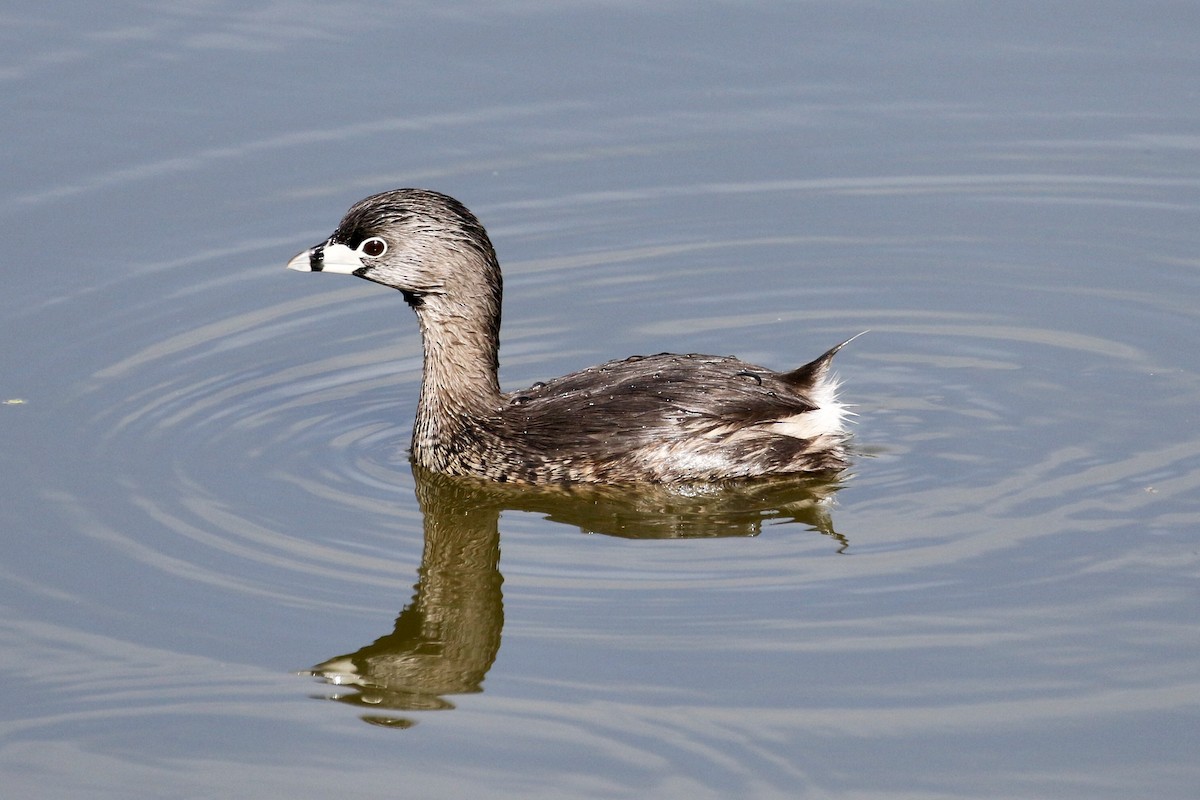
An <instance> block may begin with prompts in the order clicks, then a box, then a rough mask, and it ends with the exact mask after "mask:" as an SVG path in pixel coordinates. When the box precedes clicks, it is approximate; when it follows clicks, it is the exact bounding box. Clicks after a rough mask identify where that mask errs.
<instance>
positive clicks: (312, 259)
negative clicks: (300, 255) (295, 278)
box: [308, 244, 325, 272]
mask: <svg viewBox="0 0 1200 800" xmlns="http://www.w3.org/2000/svg"><path fill="white" fill-rule="evenodd" d="M308 268H309V269H311V270H312V271H313V272H320V271H321V270H323V269H325V245H323V244H319V245H317V246H316V247H314V248H313V249H312V250H309V251H308Z"/></svg>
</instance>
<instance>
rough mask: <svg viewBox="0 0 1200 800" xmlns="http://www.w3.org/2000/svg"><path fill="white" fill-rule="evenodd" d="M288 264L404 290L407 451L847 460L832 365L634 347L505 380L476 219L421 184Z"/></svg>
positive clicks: (568, 459)
mask: <svg viewBox="0 0 1200 800" xmlns="http://www.w3.org/2000/svg"><path fill="white" fill-rule="evenodd" d="M288 267H289V268H290V269H295V270H300V271H313V272H339V273H346V274H352V275H357V276H359V277H361V278H366V279H367V280H370V281H374V282H376V283H380V284H383V285H385V286H390V287H392V288H395V289H399V290H400V291H401V292H402V293H403V294H404V298H405V300H406V301H407V302H408V303H409V305H410V306H412V308H413V309H414V310H415V311H416V313H417V320H418V324H419V326H420V329H421V336H422V342H423V346H424V353H425V361H424V370H423V375H422V381H421V397H420V401H419V403H418V406H417V419H416V423H415V425H414V427H413V438H412V457H413V459H414V461H416V462H417V463H418V464H419V465H421V466H422V467H425V468H427V469H431V470H434V471H437V472H443V473H447V474H452V475H474V476H477V477H482V478H487V479H491V480H496V481H510V482H516V483H550V482H591V483H623V482H633V481H657V482H663V483H688V482H708V481H720V480H728V479H740V478H753V477H756V476H763V475H776V474H785V473H794V472H817V471H829V470H836V469H840V468H842V467H844V466H845V463H846V462H845V449H844V440H845V434H844V430H843V426H842V422H843V417H844V415H845V414H846V413H848V412H846V411H845V409H844V408H843V407H842V406H841V405H840V404H839V403H838V402H837V399H836V396H835V395H836V389H837V383H836V381H835V380H833V379H832V377H831V376H830V371H829V368H830V362H831V361H832V359H833V356H834V354H835V353H837V351H838V350H839V349H841V348H842V347H843V346H844V345H845V344H846V342H843V343H842V344H839V345H837V346H836V347H833V348H831V349H830V350H828V351H826V352H825V353H824V354H822V355H821V356H820V357H818V358H816V359H815V360H813V361H811V362H809V363H808V364H806V365H804V366H802V367H800V368H799V369H796V370H793V371H791V372H775V371H772V370H769V369H766V368H764V367H759V366H755V365H753V364H747V363H745V362H743V361H739V360H738V359H736V358H731V357H718V356H706V355H696V354H690V355H674V354H670V353H660V354H659V355H655V356H644V357H643V356H634V357H631V358H627V359H624V360H620V361H609V362H607V363H605V364H600V365H598V366H595V367H590V368H588V369H585V370H582V371H580V372H575V373H572V374H570V375H566V376H563V377H561V378H556V379H555V380H553V381H549V382H547V383H539V384H535V385H534V386H532V387H530V388H528V389H523V390H521V391H517V392H509V393H502V392H501V391H500V387H499V383H498V379H497V368H498V356H499V346H500V303H501V296H502V288H501V286H502V283H501V277H500V266H499V263H498V262H497V260H496V254H495V251H494V250H493V248H492V244H491V241H490V240H489V239H488V236H487V233H486V232H485V231H484V229H483V226H482V225H481V224H480V223H479V221H478V220H477V219H476V218H475V216H474V215H473V214H471V212H470V211H468V210H467V209H466V208H465V207H464V206H463V205H462V204H461V203H459V202H458V201H457V200H454V199H453V198H451V197H447V196H446V195H442V194H438V193H436V192H430V191H426V190H422V189H398V190H395V191H391V192H384V193H383V194H377V195H374V196H372V197H368V198H366V199H365V200H362V201H360V202H358V203H356V204H355V205H354V206H352V207H351V208H350V210H349V211H348V212H347V213H346V216H345V217H344V218H343V219H342V222H341V224H340V225H338V228H337V230H336V231H334V233H333V235H332V236H331V237H330V238H329V239H328V240H326V241H325V242H322V243H321V244H318V245H316V246H315V247H312V248H310V249H309V250H305V251H304V252H302V253H300V254H299V255H297V256H296V257H295V258H293V259H292V260H291V261H290V262H289V263H288Z"/></svg>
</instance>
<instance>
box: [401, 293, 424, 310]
mask: <svg viewBox="0 0 1200 800" xmlns="http://www.w3.org/2000/svg"><path fill="white" fill-rule="evenodd" d="M400 294H402V295H404V302H406V303H408V304H409V305H410V306H412V307H413V308H420V307H421V306H422V305H424V303H425V295H423V294H421V293H420V292H410V291H408V290H407V289H401V290H400Z"/></svg>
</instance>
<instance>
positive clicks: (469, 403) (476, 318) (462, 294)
mask: <svg viewBox="0 0 1200 800" xmlns="http://www.w3.org/2000/svg"><path fill="white" fill-rule="evenodd" d="M410 302H411V304H412V306H413V308H414V309H415V310H416V312H417V320H418V323H419V324H420V327H421V341H422V346H423V348H424V351H425V363H424V368H423V372H422V377H421V399H420V402H419V404H418V406H417V423H416V428H415V429H414V432H413V433H414V438H415V439H420V440H423V441H426V442H436V441H446V440H448V439H449V438H451V437H452V436H453V434H454V433H456V432H457V430H456V429H457V428H459V427H461V425H462V423H463V422H465V421H466V420H470V419H478V418H480V417H483V416H486V415H487V414H489V413H490V412H493V411H495V409H496V408H497V406H498V405H499V402H500V381H499V377H498V374H497V373H498V369H499V354H500V290H499V286H498V285H495V286H489V285H486V283H483V284H481V285H480V286H478V287H471V286H462V287H457V289H456V291H455V293H454V296H453V297H450V296H448V295H445V294H433V293H430V294H428V295H425V296H423V297H418V298H414V300H413V301H410Z"/></svg>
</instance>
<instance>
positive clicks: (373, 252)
mask: <svg viewBox="0 0 1200 800" xmlns="http://www.w3.org/2000/svg"><path fill="white" fill-rule="evenodd" d="M358 251H359V252H360V253H363V254H364V255H368V256H370V257H371V258H379V257H380V256H381V255H383V254H384V253H386V252H387V242H385V241H384V240H383V239H380V238H379V237H378V236H372V237H371V238H370V239H366V240H364V241H363V243H362V244H360V245H359V246H358Z"/></svg>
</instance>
